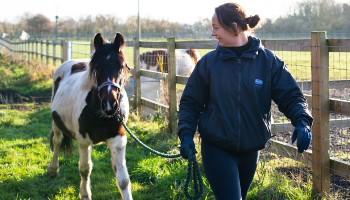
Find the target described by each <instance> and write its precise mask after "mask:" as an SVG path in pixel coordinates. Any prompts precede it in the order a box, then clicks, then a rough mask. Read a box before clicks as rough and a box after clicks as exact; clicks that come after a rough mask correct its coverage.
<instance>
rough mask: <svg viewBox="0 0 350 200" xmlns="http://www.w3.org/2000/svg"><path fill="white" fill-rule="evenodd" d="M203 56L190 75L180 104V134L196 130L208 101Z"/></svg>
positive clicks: (191, 132) (187, 133)
mask: <svg viewBox="0 0 350 200" xmlns="http://www.w3.org/2000/svg"><path fill="white" fill-rule="evenodd" d="M205 63H206V62H205V58H204V57H203V58H202V59H201V60H200V61H199V62H198V63H197V65H196V67H195V68H194V70H193V72H192V74H191V75H190V77H189V79H188V81H187V84H186V86H185V89H184V91H183V93H182V96H181V99H180V105H179V115H178V117H179V122H178V135H179V136H180V138H181V137H182V136H184V135H187V136H191V137H193V135H194V134H195V132H196V129H197V124H198V119H199V115H200V113H201V112H202V111H203V109H204V108H205V104H206V102H207V101H208V93H209V86H208V74H207V66H206V64H205Z"/></svg>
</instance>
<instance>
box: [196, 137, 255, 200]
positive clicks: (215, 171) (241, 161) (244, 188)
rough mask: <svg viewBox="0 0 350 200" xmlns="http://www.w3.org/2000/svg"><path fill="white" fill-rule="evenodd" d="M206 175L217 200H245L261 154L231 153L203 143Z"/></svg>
mask: <svg viewBox="0 0 350 200" xmlns="http://www.w3.org/2000/svg"><path fill="white" fill-rule="evenodd" d="M201 151H202V159H203V167H204V171H205V175H206V177H207V179H208V181H209V184H210V187H211V189H212V190H213V192H214V195H215V199H216V200H240V199H245V197H246V195H247V192H248V189H249V186H250V184H251V183H252V181H253V177H254V174H255V170H256V166H257V162H258V157H259V152H258V151H253V152H248V153H231V152H229V151H226V150H223V149H221V148H218V147H216V146H213V145H211V144H208V143H206V142H204V141H202V150H201Z"/></svg>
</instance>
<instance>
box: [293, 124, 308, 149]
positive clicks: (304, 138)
mask: <svg viewBox="0 0 350 200" xmlns="http://www.w3.org/2000/svg"><path fill="white" fill-rule="evenodd" d="M311 137H312V134H311V130H310V126H309V125H307V123H305V122H303V121H299V122H297V123H296V125H295V129H294V132H293V135H292V144H293V143H294V142H295V140H296V141H297V147H298V152H299V153H303V152H304V151H305V150H306V149H308V148H309V145H310V142H311Z"/></svg>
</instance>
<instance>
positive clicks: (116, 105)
mask: <svg viewBox="0 0 350 200" xmlns="http://www.w3.org/2000/svg"><path fill="white" fill-rule="evenodd" d="M124 44H125V41H124V37H123V36H122V35H121V34H120V33H117V34H116V35H115V38H114V41H113V42H112V43H108V42H106V41H105V40H104V39H103V38H102V36H101V34H100V33H97V34H96V36H95V38H94V47H95V53H94V54H93V55H92V58H91V61H90V77H91V78H93V79H94V81H95V82H96V87H97V96H98V98H99V100H100V105H101V110H102V114H103V115H105V116H107V117H112V116H114V115H115V114H118V112H119V111H120V100H121V98H122V91H121V90H122V89H123V87H124V84H125V81H126V80H127V74H128V72H129V70H130V68H129V67H128V66H127V64H126V61H125V57H124V54H123V51H122V48H123V46H124Z"/></svg>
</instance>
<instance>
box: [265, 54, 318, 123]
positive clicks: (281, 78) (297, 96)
mask: <svg viewBox="0 0 350 200" xmlns="http://www.w3.org/2000/svg"><path fill="white" fill-rule="evenodd" d="M271 76H272V80H271V81H272V82H271V85H272V99H273V101H274V102H275V103H276V104H277V105H278V109H279V110H280V111H281V112H282V113H283V114H284V115H285V116H286V117H287V118H288V119H290V120H291V122H292V124H293V125H294V126H295V124H296V123H297V122H298V121H300V120H303V121H304V122H306V123H307V124H308V125H309V126H311V125H312V120H313V119H312V116H311V114H310V111H309V109H308V105H307V102H306V99H305V97H304V95H303V93H302V91H301V89H300V88H299V86H298V84H297V83H296V81H295V79H294V78H293V77H292V75H291V74H290V72H289V71H288V69H287V66H286V65H285V64H284V62H283V61H281V60H280V59H279V58H278V57H276V56H275V57H274V60H273V64H272V74H271Z"/></svg>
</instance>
